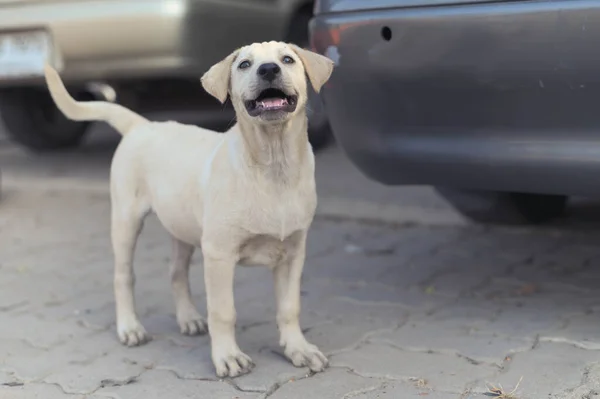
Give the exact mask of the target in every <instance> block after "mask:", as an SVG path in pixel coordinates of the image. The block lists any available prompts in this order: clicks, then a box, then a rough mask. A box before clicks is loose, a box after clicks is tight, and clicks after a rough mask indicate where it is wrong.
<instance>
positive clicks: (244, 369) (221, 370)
mask: <svg viewBox="0 0 600 399" xmlns="http://www.w3.org/2000/svg"><path fill="white" fill-rule="evenodd" d="M213 363H214V365H215V369H216V371H217V376H218V377H219V378H225V377H232V378H234V377H238V376H240V375H244V374H247V373H249V372H250V371H251V370H252V369H253V368H254V362H252V359H251V358H250V356H248V355H246V354H245V353H244V352H242V351H241V350H239V349H235V350H231V351H227V352H224V353H219V351H217V353H213Z"/></svg>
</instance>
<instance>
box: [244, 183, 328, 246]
mask: <svg viewBox="0 0 600 399" xmlns="http://www.w3.org/2000/svg"><path fill="white" fill-rule="evenodd" d="M316 205H317V198H316V194H315V193H314V192H311V191H308V192H293V191H290V192H283V193H265V194H263V195H259V194H257V195H253V196H251V201H249V202H248V203H247V206H246V207H244V210H243V211H242V212H243V213H242V214H243V216H244V220H243V222H242V225H243V227H244V230H246V231H248V232H249V233H251V234H254V235H260V236H269V237H273V238H276V239H278V240H280V241H283V240H284V239H285V238H287V237H289V236H290V235H292V234H293V233H294V232H297V231H298V230H305V229H307V228H308V227H309V226H310V223H311V222H312V219H313V217H314V214H315V209H316Z"/></svg>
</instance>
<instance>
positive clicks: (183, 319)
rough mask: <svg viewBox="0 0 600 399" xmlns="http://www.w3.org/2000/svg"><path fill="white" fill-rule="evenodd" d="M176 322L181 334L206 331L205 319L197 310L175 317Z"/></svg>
mask: <svg viewBox="0 0 600 399" xmlns="http://www.w3.org/2000/svg"><path fill="white" fill-rule="evenodd" d="M177 324H179V329H180V330H181V333H182V334H183V335H203V334H206V333H207V332H208V325H207V324H206V320H204V318H203V317H202V316H200V314H198V312H196V311H194V312H192V313H191V314H188V315H181V316H178V317H177Z"/></svg>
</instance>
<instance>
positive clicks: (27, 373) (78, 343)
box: [0, 138, 600, 399]
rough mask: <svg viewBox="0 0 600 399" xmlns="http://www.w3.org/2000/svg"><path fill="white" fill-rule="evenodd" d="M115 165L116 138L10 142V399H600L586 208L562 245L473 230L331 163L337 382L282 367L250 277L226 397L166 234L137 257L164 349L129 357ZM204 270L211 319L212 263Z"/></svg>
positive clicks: (414, 193)
mask: <svg viewBox="0 0 600 399" xmlns="http://www.w3.org/2000/svg"><path fill="white" fill-rule="evenodd" d="M112 148H114V138H108V139H106V140H104V139H100V140H96V141H95V143H94V144H91V145H90V146H88V147H87V148H86V149H84V150H83V151H82V152H79V153H77V154H64V155H62V156H53V157H42V158H39V157H38V158H36V157H31V156H27V155H26V154H23V153H22V152H20V151H17V150H15V149H14V148H12V147H10V146H8V145H7V144H1V143H0V168H1V169H2V170H3V173H4V176H3V177H4V180H5V182H4V193H3V199H2V202H0V242H1V243H2V245H1V246H0V398H1V399H5V398H6V399H34V398H40V399H70V398H77V399H82V398H87V399H100V398H115V399H155V398H156V399H159V398H160V399H166V398H168V399H171V398H172V399H184V398H211V399H212V398H216V399H220V398H224V399H233V398H239V399H241V398H266V397H269V398H277V399H279V398H285V399H294V398H299V399H300V398H307V397H308V398H319V399H320V398H327V399H328V398H359V399H375V398H381V399H404V398H418V397H426V398H430V399H449V398H462V399H467V398H484V397H485V396H483V395H484V394H485V393H486V392H488V388H487V387H491V386H490V385H486V384H494V385H495V386H499V385H500V384H501V385H502V386H503V387H504V388H505V390H506V391H511V390H512V389H513V388H514V387H515V385H517V384H518V383H519V381H520V384H519V386H518V389H517V390H516V392H515V397H516V398H521V399H523V398H530V399H542V398H553V399H593V398H596V397H600V291H598V290H597V289H596V287H597V286H598V285H599V283H600V246H599V245H598V242H599V241H600V234H598V233H597V232H595V231H594V230H595V227H597V225H598V224H597V220H596V221H595V222H594V223H595V224H594V223H591V224H590V223H586V222H587V221H588V217H589V215H590V213H589V212H588V211H587V210H586V209H584V210H582V209H576V210H575V211H574V213H575V214H576V215H583V216H578V218H577V217H576V218H574V219H575V221H574V222H572V221H568V222H565V223H562V224H561V226H560V228H557V227H551V228H546V229H543V230H542V229H538V230H531V229H500V228H493V229H490V228H483V227H476V226H471V225H468V224H466V223H464V221H463V220H462V219H461V218H460V217H458V216H457V215H456V214H454V213H453V212H452V211H451V210H450V209H449V208H448V207H447V206H446V205H445V204H444V203H443V202H442V201H441V200H440V199H439V198H437V197H435V196H434V195H433V194H432V192H431V190H429V189H427V188H419V189H414V188H405V189H388V188H382V187H379V186H378V185H375V184H372V183H368V182H366V181H365V180H364V179H363V178H362V177H361V176H360V175H358V174H357V173H356V172H355V171H354V170H353V169H351V167H350V166H349V165H348V164H347V162H345V160H344V158H343V156H341V154H340V153H339V151H335V150H333V151H329V152H326V153H323V154H321V155H319V157H318V166H317V167H318V179H319V190H320V194H321V200H322V204H321V206H320V210H319V217H318V218H317V221H316V222H315V224H314V226H313V229H312V231H311V233H310V238H309V256H308V260H307V266H306V269H305V270H306V273H305V279H304V285H303V306H304V309H303V317H302V323H303V326H304V328H305V330H306V333H307V336H308V338H309V339H310V340H311V341H312V342H314V343H315V344H317V345H319V346H320V347H321V349H323V350H324V351H325V352H327V354H328V355H329V356H330V359H331V368H330V369H328V370H327V371H326V372H325V373H323V374H318V375H311V374H307V371H306V370H303V369H295V368H294V367H292V366H291V365H290V364H289V363H288V362H287V361H286V360H285V359H284V358H283V357H282V356H281V352H280V348H279V347H278V340H277V329H276V326H275V323H274V300H273V292H272V291H273V290H272V287H271V278H270V276H269V275H268V272H267V271H266V270H261V269H240V270H239V272H238V274H237V276H236V303H237V309H238V318H239V320H238V329H237V331H238V339H239V343H240V346H241V347H242V349H243V350H244V351H246V353H248V354H249V355H251V356H252V357H253V359H254V360H255V361H256V363H257V367H256V368H255V370H254V371H253V372H252V373H251V374H250V375H247V376H244V377H241V378H237V379H235V380H231V381H229V380H226V381H219V380H217V379H216V378H215V375H214V371H213V368H212V365H211V363H210V360H209V346H208V337H206V336H204V337H196V338H190V337H183V336H181V335H180V334H179V332H178V328H177V326H176V322H175V319H174V317H173V305H172V300H171V297H170V289H169V282H168V270H167V262H168V257H169V253H170V248H169V243H168V240H167V237H166V235H165V233H164V232H163V230H162V229H161V227H160V225H159V224H158V223H157V221H156V220H154V219H151V220H150V221H149V222H148V223H147V225H146V229H145V230H144V232H143V234H142V238H141V242H140V245H139V247H138V248H139V250H138V255H137V258H136V259H137V275H138V285H137V298H138V305H139V310H140V314H142V315H143V322H144V324H145V326H146V328H147V329H148V330H149V332H150V333H151V334H152V335H153V338H154V339H153V341H152V342H150V343H149V344H148V345H146V346H144V347H140V348H135V349H128V348H124V347H122V346H120V344H118V342H117V339H116V337H115V332H114V324H113V320H114V310H113V297H112V287H111V282H112V275H111V268H112V266H111V250H110V246H109V237H108V227H109V226H108V212H109V203H108V197H107V192H106V173H107V161H108V159H109V158H110V153H111V151H112ZM357 219H361V220H362V219H370V220H371V222H370V223H367V222H365V221H358V220H357ZM390 221H391V222H396V223H395V224H393V225H391V224H389V223H383V222H390ZM398 222H410V223H404V224H399V223H398ZM590 227H591V228H590ZM194 265H195V266H196V267H194V268H193V275H192V278H193V290H194V293H195V298H196V300H197V303H198V304H199V305H200V306H201V307H202V308H204V307H205V298H204V294H203V291H204V288H203V281H202V273H201V259H200V256H197V257H196V260H195V263H194ZM505 398H509V396H505Z"/></svg>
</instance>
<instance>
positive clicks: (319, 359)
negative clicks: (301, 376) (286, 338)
mask: <svg viewBox="0 0 600 399" xmlns="http://www.w3.org/2000/svg"><path fill="white" fill-rule="evenodd" d="M285 355H286V356H287V358H288V359H290V360H291V361H292V364H293V365H294V366H296V367H308V368H309V369H310V371H312V372H315V373H320V372H321V371H324V370H325V369H326V368H327V366H328V365H329V360H327V356H325V355H324V354H323V353H321V351H320V350H319V348H317V347H316V346H315V345H313V344H310V343H308V342H306V341H304V342H303V343H299V344H297V345H292V344H288V345H287V346H286V347H285Z"/></svg>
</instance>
